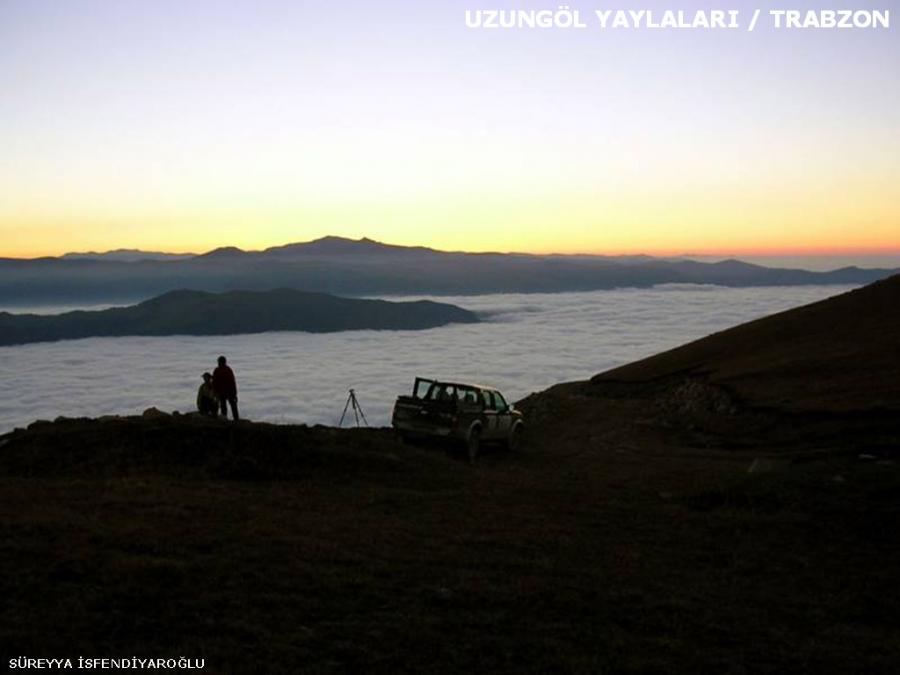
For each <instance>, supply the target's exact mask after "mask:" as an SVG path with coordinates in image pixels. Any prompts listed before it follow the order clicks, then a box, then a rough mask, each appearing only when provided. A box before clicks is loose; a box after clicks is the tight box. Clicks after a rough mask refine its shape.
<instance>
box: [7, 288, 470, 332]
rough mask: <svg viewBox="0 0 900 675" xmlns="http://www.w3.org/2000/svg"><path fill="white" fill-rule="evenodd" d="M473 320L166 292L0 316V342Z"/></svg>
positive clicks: (448, 312)
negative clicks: (112, 303) (130, 301)
mask: <svg viewBox="0 0 900 675" xmlns="http://www.w3.org/2000/svg"><path fill="white" fill-rule="evenodd" d="M476 321H478V318H477V317H476V316H475V314H473V313H472V312H469V311H467V310H465V309H462V308H460V307H457V306H455V305H449V304H444V303H437V302H430V301H417V302H388V301H385V300H356V299H349V298H339V297H336V296H333V295H327V294H324V293H304V292H301V291H294V290H290V289H280V290H275V291H265V292H253V291H231V292H228V293H221V294H215V293H204V292H201V291H172V292H171V293H166V294H165V295H161V296H159V297H157V298H153V299H152V300H147V301H146V302H142V303H140V304H138V305H134V306H132V307H116V308H113V309H107V310H102V311H93V312H85V311H78V312H66V313H65V314H58V315H54V316H39V315H34V314H24V315H16V314H9V313H6V312H2V313H0V345H14V344H24V343H28V342H43V341H48V340H65V339H74V338H83V337H97V336H124V335H237V334H242V333H263V332H267V331H281V330H295V331H306V332H311V333H329V332H335V331H342V330H358V329H375V330H382V329H383V330H404V329H422V328H434V327H436V326H442V325H445V324H448V323H472V322H476Z"/></svg>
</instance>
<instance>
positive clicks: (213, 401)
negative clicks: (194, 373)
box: [197, 373, 219, 417]
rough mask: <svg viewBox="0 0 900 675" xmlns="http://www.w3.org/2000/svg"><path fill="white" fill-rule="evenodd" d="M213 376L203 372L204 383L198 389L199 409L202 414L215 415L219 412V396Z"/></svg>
mask: <svg viewBox="0 0 900 675" xmlns="http://www.w3.org/2000/svg"><path fill="white" fill-rule="evenodd" d="M212 379H213V376H212V375H210V374H209V373H203V384H201V385H200V388H199V389H198V390H197V410H199V411H200V414H201V415H207V416H209V417H215V416H216V415H218V414H219V397H218V396H217V395H216V390H215V389H214V388H213V381H212Z"/></svg>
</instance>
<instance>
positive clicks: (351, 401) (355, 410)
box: [338, 389, 369, 427]
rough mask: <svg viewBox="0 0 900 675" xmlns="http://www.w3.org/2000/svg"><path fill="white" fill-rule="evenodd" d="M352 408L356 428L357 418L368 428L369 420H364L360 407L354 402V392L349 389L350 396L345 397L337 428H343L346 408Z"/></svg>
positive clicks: (364, 415) (364, 416)
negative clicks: (345, 400)
mask: <svg viewBox="0 0 900 675" xmlns="http://www.w3.org/2000/svg"><path fill="white" fill-rule="evenodd" d="M351 406H352V407H353V417H354V418H356V426H357V427H358V426H359V418H360V417H362V421H363V423H364V424H365V425H366V426H369V420H367V419H366V414H365V413H364V412H363V409H362V406H361V405H360V404H359V401H357V400H356V392H355V391H354V390H353V389H351V390H350V395H349V396H348V397H347V402H346V403H345V404H344V412H342V413H341V421H340V422H338V426H339V427H342V426H344V417H345V416H346V415H347V408H349V407H351Z"/></svg>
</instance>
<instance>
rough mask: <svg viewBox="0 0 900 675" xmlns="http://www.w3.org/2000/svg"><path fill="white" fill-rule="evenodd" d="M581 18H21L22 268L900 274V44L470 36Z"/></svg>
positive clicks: (5, 193)
mask: <svg viewBox="0 0 900 675" xmlns="http://www.w3.org/2000/svg"><path fill="white" fill-rule="evenodd" d="M794 4H800V5H802V6H804V7H806V6H809V7H817V6H818V5H817V3H816V2H804V3H794ZM883 4H884V5H885V7H887V8H889V9H891V10H896V11H897V12H898V13H900V6H898V3H897V2H896V1H895V0H884V3H883ZM569 5H570V6H571V7H572V8H573V9H579V10H580V11H581V12H582V14H583V15H585V18H586V19H590V18H591V17H590V14H591V12H592V11H593V10H594V9H597V8H601V7H602V8H614V7H624V8H634V7H638V6H640V7H642V8H650V9H655V10H656V11H662V10H663V9H666V8H674V9H694V8H698V7H704V8H730V7H731V6H733V5H738V6H740V7H742V8H745V11H746V10H749V9H750V8H751V6H752V3H743V2H741V3H731V5H728V6H727V7H726V6H724V5H722V4H720V3H718V2H703V3H698V2H690V1H687V2H679V3H671V2H661V1H657V0H647V1H646V2H641V3H638V4H635V3H633V2H623V3H619V4H618V5H611V4H606V3H601V2H578V1H575V0H573V1H572V2H570V3H569ZM769 5H770V3H762V2H760V6H762V7H763V8H766V7H768V6H769ZM823 6H824V5H823ZM841 6H846V7H852V6H853V4H852V3H841V2H837V1H835V2H829V3H828V7H841ZM556 7H557V3H539V2H530V1H519V2H512V1H510V0H496V1H495V0H490V1H488V0H479V3H472V4H470V3H469V2H468V1H467V0H462V1H456V0H429V1H428V2H397V1H396V0H385V1H382V2H377V1H375V0H368V1H367V2H361V1H358V0H346V1H344V2H334V1H333V0H331V1H321V2H319V1H314V0H308V1H304V0H294V1H287V0H277V1H276V0H254V1H253V2H249V1H248V2H229V1H228V0H216V1H210V0H191V1H190V2H188V1H186V0H180V1H174V0H154V1H153V2H139V1H135V0H110V1H104V2H101V1H97V0H68V1H67V2H58V1H49V0H0V256H8V257H33V256H39V255H56V254H60V253H63V252H66V251H74V250H109V249H115V248H122V247H125V248H143V249H150V250H163V251H173V252H183V251H205V250H210V249H212V248H215V247H217V246H224V245H234V246H240V247H242V248H246V249H259V248H265V247H267V246H272V245H278V244H283V243H287V242H292V241H306V240H310V239H315V238H317V237H320V236H325V235H339V236H347V237H353V238H359V237H364V236H365V237H370V238H373V239H378V240H381V241H387V242H390V243H396V244H409V245H428V246H434V247H436V248H442V249H454V250H472V251H483V250H499V251H527V252H538V253H546V252H560V253H576V252H577V253H606V254H615V253H638V252H641V253H650V254H683V253H693V254H704V255H720V254H721V255H730V254H746V255H758V256H762V255H805V254H812V253H817V254H823V255H825V254H827V255H830V256H838V255H841V256H846V255H851V256H852V255H863V254H867V255H879V256H884V255H894V254H898V255H900V200H898V199H897V194H900V116H898V110H900V78H898V77H897V67H898V65H900V40H898V37H897V34H896V33H897V28H896V27H895V26H893V25H892V27H891V29H890V30H888V31H866V30H860V31H852V30H851V31H814V30H813V31H810V30H804V31H784V30H782V31H776V30H773V29H770V28H768V27H766V26H764V25H763V26H760V27H759V28H757V30H756V31H755V32H753V33H747V32H745V31H718V32H716V31H713V32H702V31H693V30H682V31H653V30H639V31H624V30H619V31H600V30H598V29H596V28H595V27H593V28H591V29H586V30H577V31H573V30H562V29H556V30H534V31H532V30H508V31H491V30H472V29H468V28H466V26H465V10H466V9H477V8H498V9H501V8H506V9H509V8H549V9H555V8H556ZM892 19H895V21H896V20H900V16H898V17H893V16H892ZM895 21H892V23H895Z"/></svg>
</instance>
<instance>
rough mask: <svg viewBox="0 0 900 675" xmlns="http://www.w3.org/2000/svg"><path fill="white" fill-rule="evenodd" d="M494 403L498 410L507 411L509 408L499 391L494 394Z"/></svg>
mask: <svg viewBox="0 0 900 675" xmlns="http://www.w3.org/2000/svg"><path fill="white" fill-rule="evenodd" d="M494 403H495V404H496V406H497V410H506V409H507V408H508V407H509V406H508V405H507V404H506V400H505V399H504V398H503V396H501V395H500V392H499V391H495V392H494Z"/></svg>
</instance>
